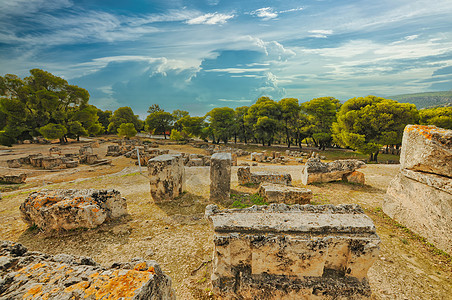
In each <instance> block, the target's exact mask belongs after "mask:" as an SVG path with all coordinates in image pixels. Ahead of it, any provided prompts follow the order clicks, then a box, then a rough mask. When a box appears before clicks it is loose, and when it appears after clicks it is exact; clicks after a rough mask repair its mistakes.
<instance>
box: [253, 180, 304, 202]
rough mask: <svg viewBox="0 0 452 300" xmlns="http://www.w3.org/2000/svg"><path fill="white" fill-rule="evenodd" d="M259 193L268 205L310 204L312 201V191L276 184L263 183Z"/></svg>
mask: <svg viewBox="0 0 452 300" xmlns="http://www.w3.org/2000/svg"><path fill="white" fill-rule="evenodd" d="M258 193H259V195H260V196H261V197H262V198H264V200H265V202H267V203H286V204H309V203H310V202H311V199H312V191H311V190H308V189H304V188H299V187H294V186H288V185H283V184H275V183H261V185H260V186H259V190H258Z"/></svg>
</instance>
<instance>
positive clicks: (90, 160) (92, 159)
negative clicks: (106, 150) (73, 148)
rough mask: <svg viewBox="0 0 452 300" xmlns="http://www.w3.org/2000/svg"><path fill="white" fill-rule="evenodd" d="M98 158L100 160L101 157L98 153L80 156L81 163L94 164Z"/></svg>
mask: <svg viewBox="0 0 452 300" xmlns="http://www.w3.org/2000/svg"><path fill="white" fill-rule="evenodd" d="M98 160H99V157H98V156H97V154H87V155H84V156H82V157H81V158H80V162H81V163H83V164H88V165H93V164H95V163H97V161H98Z"/></svg>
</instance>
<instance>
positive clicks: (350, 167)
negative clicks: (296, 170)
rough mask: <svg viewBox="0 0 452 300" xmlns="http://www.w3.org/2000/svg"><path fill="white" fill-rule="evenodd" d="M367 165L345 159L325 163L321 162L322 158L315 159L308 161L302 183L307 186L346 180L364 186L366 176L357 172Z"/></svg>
mask: <svg viewBox="0 0 452 300" xmlns="http://www.w3.org/2000/svg"><path fill="white" fill-rule="evenodd" d="M365 165H366V164H365V163H364V162H362V161H360V160H356V159H343V160H336V161H333V162H329V163H324V162H321V161H320V158H318V157H313V158H310V159H308V160H307V161H306V165H305V167H304V169H303V173H302V175H301V182H302V183H303V184H304V185H307V184H310V183H314V182H330V181H337V180H344V181H350V182H354V183H360V184H364V174H363V173H361V172H358V171H355V170H356V169H359V168H363V167H365Z"/></svg>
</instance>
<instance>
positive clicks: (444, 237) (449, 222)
mask: <svg viewBox="0 0 452 300" xmlns="http://www.w3.org/2000/svg"><path fill="white" fill-rule="evenodd" d="M400 166H401V168H400V172H399V173H398V174H397V176H396V177H395V178H394V179H393V180H392V181H391V182H390V184H389V186H388V190H387V192H386V197H385V202H384V204H383V211H384V212H385V213H386V214H387V215H388V216H390V217H391V218H393V219H395V220H396V221H398V222H399V223H401V224H403V225H404V226H406V227H408V228H409V229H411V230H412V231H414V232H416V233H417V234H419V235H421V236H423V237H425V238H427V240H428V241H429V242H431V243H433V244H434V245H435V246H436V247H438V248H440V249H442V250H444V251H446V252H447V253H449V254H451V255H452V234H451V232H452V179H451V176H452V130H445V129H441V128H437V127H435V126H422V125H408V126H407V127H406V128H405V131H404V133H403V139H402V151H401V154H400Z"/></svg>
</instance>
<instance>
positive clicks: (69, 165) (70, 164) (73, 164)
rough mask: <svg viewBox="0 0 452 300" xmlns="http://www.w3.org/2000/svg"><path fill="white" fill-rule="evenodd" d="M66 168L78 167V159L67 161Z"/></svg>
mask: <svg viewBox="0 0 452 300" xmlns="http://www.w3.org/2000/svg"><path fill="white" fill-rule="evenodd" d="M65 164H66V168H76V167H78V161H76V160H68V161H66V162H65Z"/></svg>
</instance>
